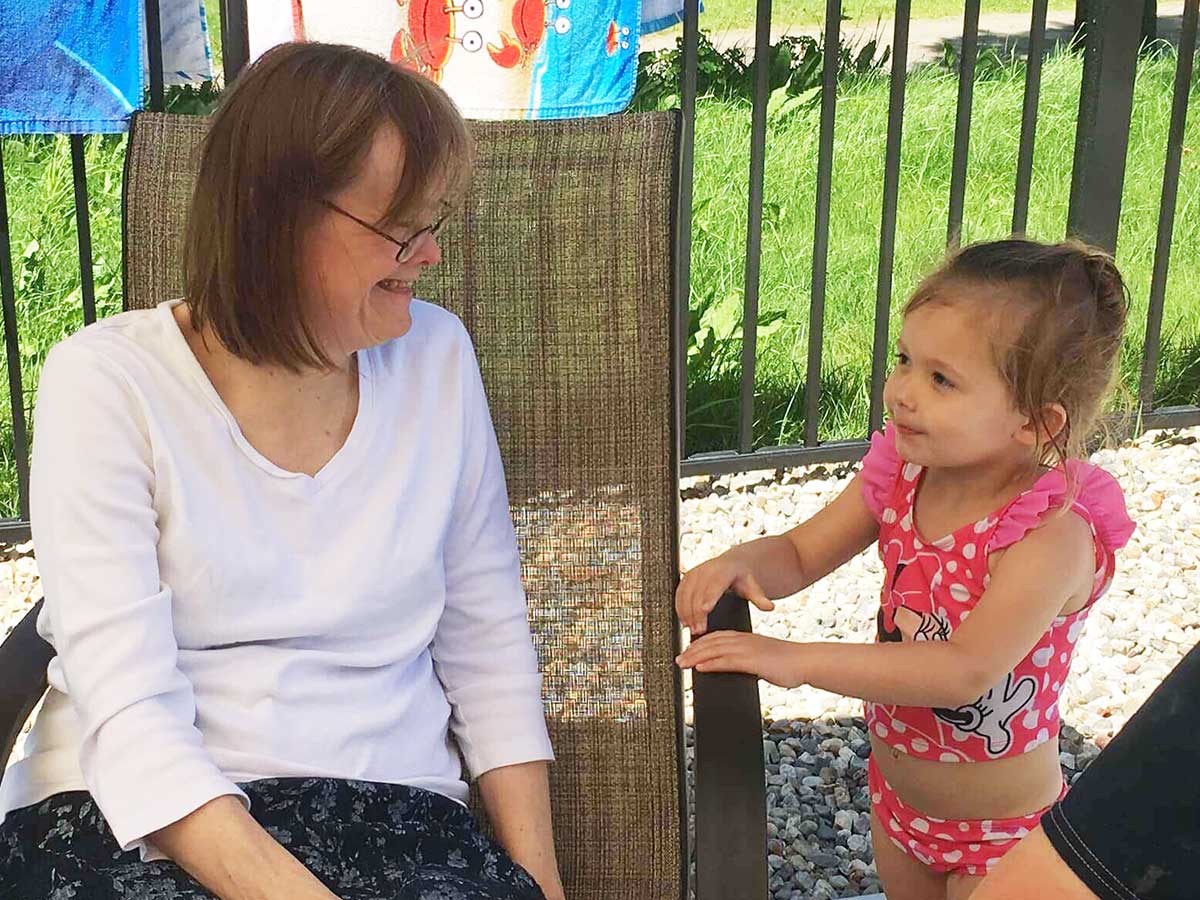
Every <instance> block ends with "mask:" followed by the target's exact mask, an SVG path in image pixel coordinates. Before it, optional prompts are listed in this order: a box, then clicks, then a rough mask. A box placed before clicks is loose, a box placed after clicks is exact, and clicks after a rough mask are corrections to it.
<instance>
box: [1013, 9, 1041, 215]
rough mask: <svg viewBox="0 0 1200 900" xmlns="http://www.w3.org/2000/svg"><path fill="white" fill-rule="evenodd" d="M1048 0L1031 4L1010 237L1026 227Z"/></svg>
mask: <svg viewBox="0 0 1200 900" xmlns="http://www.w3.org/2000/svg"><path fill="white" fill-rule="evenodd" d="M1048 2H1049V0H1033V18H1032V19H1031V20H1030V22H1029V55H1028V56H1027V57H1026V60H1025V99H1024V102H1023V104H1022V107H1021V147H1020V149H1019V150H1018V151H1017V189H1016V195H1015V196H1014V197H1013V221H1012V230H1013V234H1024V233H1025V228H1026V226H1027V225H1028V224H1029V188H1030V185H1031V184H1032V182H1033V148H1034V142H1035V139H1036V137H1037V114H1038V101H1039V98H1040V96H1041V91H1042V53H1043V52H1044V49H1045V44H1046V7H1047V5H1048Z"/></svg>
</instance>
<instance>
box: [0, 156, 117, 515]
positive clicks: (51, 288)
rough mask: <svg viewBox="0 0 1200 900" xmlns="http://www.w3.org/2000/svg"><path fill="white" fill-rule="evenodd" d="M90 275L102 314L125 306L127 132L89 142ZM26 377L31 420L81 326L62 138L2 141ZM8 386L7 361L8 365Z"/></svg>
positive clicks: (7, 486) (7, 444)
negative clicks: (44, 376) (51, 360)
mask: <svg viewBox="0 0 1200 900" xmlns="http://www.w3.org/2000/svg"><path fill="white" fill-rule="evenodd" d="M84 155H85V160H86V163H87V172H88V208H89V210H90V213H91V217H90V223H91V235H92V259H93V272H94V275H93V280H94V284H95V290H96V311H97V314H98V315H100V316H105V315H111V314H113V313H116V312H119V311H120V309H121V169H122V166H123V164H124V160H125V137H124V135H105V136H100V135H97V136H92V137H88V138H86V139H85V154H84ZM4 171H5V188H6V191H7V197H8V210H9V224H10V240H11V246H12V255H13V278H14V281H15V284H16V296H17V321H18V338H19V341H18V343H19V349H20V355H21V378H22V383H23V393H24V404H25V411H26V421H27V423H28V422H29V421H30V419H31V413H32V407H33V403H34V401H35V398H36V386H37V379H38V374H39V373H40V372H41V367H42V363H43V362H44V361H45V358H46V353H47V351H49V349H50V348H51V347H52V346H53V345H54V344H55V343H57V342H58V341H59V340H61V339H62V338H63V337H65V336H67V335H68V334H71V333H72V332H74V331H76V330H77V329H79V328H80V327H82V325H83V301H82V296H83V295H82V288H81V286H80V281H81V279H80V271H79V249H78V243H77V240H78V239H77V236H76V229H75V200H74V188H73V183H72V178H71V153H70V145H69V142H68V138H66V137H65V136H43V135H38V136H34V137H23V138H5V139H4ZM5 370H6V371H5V379H6V381H5V383H7V363H6V365H5ZM0 405H2V407H3V409H2V411H0V515H3V516H15V515H16V514H17V512H18V503H17V476H16V466H15V463H14V459H13V457H12V411H11V408H10V405H9V404H8V403H7V402H4V403H3V404H0Z"/></svg>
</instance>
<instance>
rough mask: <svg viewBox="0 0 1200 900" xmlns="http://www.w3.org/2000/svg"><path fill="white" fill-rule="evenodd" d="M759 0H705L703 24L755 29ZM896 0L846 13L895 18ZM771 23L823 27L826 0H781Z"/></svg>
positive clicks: (1001, 5) (945, 7)
mask: <svg viewBox="0 0 1200 900" xmlns="http://www.w3.org/2000/svg"><path fill="white" fill-rule="evenodd" d="M1074 8H1075V0H1050V9H1051V10H1064V9H1071V10H1073V9H1074ZM756 9H757V3H756V2H755V0H712V2H708V0H705V3H704V12H703V13H702V14H701V15H700V27H701V28H705V29H708V30H709V31H711V32H712V33H713V34H720V33H721V32H722V31H727V30H729V29H731V28H753V27H754V14H755V10H756ZM1029 9H1030V4H1029V0H983V7H982V11H983V13H985V14H986V13H1015V12H1028V11H1029ZM895 12H896V2H895V0H843V2H842V15H844V16H845V17H847V18H848V19H849V20H850V21H851V22H852V23H854V24H856V25H870V24H871V23H873V22H876V21H886V20H890V19H892V17H893V16H894V15H895ZM962 14H963V0H913V4H912V18H913V19H914V20H916V19H941V18H946V17H949V16H957V17H961V16H962ZM771 22H772V23H773V24H774V25H775V26H777V27H781V26H785V25H792V26H796V27H802V28H810V27H820V26H822V25H824V23H825V0H777V2H774V3H772V4H771Z"/></svg>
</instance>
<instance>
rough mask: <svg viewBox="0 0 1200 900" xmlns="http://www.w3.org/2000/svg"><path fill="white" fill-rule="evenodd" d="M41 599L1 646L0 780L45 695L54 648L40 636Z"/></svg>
mask: <svg viewBox="0 0 1200 900" xmlns="http://www.w3.org/2000/svg"><path fill="white" fill-rule="evenodd" d="M41 609H42V601H41V600H39V601H38V602H37V603H36V604H35V605H34V607H33V609H31V610H30V611H29V612H27V613H26V614H25V618H23V619H22V620H21V621H20V622H18V623H17V627H16V628H14V629H13V631H12V634H10V635H9V636H8V637H7V638H5V640H4V643H3V644H0V779H2V778H3V777H4V767H5V765H6V764H7V763H8V758H9V756H11V755H12V750H13V745H14V744H15V743H16V742H17V736H18V735H19V734H20V733H21V729H22V728H23V727H25V722H26V720H27V719H28V718H29V714H30V713H32V712H33V708H34V707H35V706H37V704H38V701H39V700H41V699H42V695H43V694H44V693H46V686H47V685H46V666H48V665H49V664H50V660H51V659H53V657H54V648H53V647H51V646H50V645H49V644H47V643H46V642H45V641H44V640H42V638H41V636H40V635H39V634H38V633H37V617H38V613H39V612H41Z"/></svg>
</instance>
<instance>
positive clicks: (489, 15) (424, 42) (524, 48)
mask: <svg viewBox="0 0 1200 900" xmlns="http://www.w3.org/2000/svg"><path fill="white" fill-rule="evenodd" d="M246 12H247V18H248V28H249V36H250V54H251V56H252V57H256V56H258V55H260V54H262V53H264V52H266V51H267V50H268V49H270V48H271V47H273V46H274V45H276V44H280V43H284V42H286V41H303V40H310V41H326V42H330V43H337V44H351V45H353V46H356V47H361V48H363V49H364V50H370V51H371V52H373V53H377V54H378V55H380V56H383V57H385V58H387V59H390V60H391V61H392V62H395V63H397V64H399V65H401V66H405V67H406V68H410V69H414V70H415V71H418V72H420V73H422V74H423V75H425V76H426V77H427V78H430V79H431V80H433V81H435V82H437V83H438V84H440V85H441V86H442V87H443V88H444V89H445V90H446V92H447V93H448V94H449V95H450V96H451V97H452V98H453V99H454V102H455V103H456V104H457V105H458V108H459V109H460V110H461V111H462V113H463V115H464V116H466V117H467V118H475V119H526V118H529V119H561V118H572V117H581V116H603V115H609V114H610V113H615V112H620V111H621V110H622V109H624V108H625V107H626V106H627V105H628V104H629V101H630V100H631V99H632V98H633V89H634V85H635V82H636V80H637V44H638V33H639V28H640V21H641V3H640V0H586V2H584V0H303V3H301V0H247V10H246Z"/></svg>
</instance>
